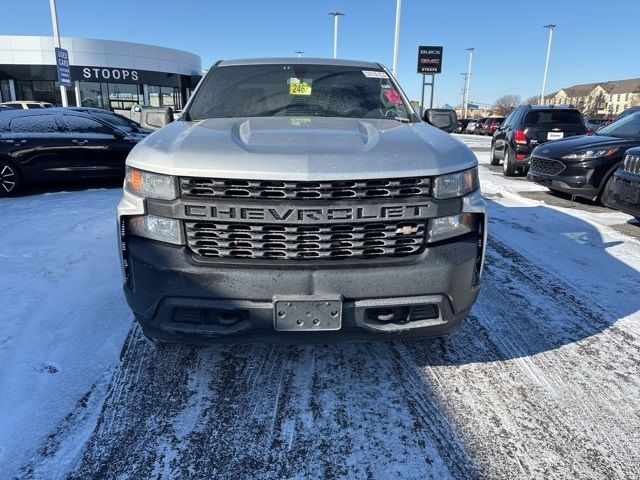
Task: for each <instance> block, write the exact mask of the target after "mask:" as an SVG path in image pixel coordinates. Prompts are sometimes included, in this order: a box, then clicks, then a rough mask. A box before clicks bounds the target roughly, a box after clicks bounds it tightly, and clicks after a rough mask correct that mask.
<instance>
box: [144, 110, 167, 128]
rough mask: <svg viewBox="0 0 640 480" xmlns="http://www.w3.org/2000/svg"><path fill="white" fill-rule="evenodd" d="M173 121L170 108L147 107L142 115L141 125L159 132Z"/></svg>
mask: <svg viewBox="0 0 640 480" xmlns="http://www.w3.org/2000/svg"><path fill="white" fill-rule="evenodd" d="M172 121H173V114H172V110H171V109H170V108H162V107H145V108H143V109H142V112H141V115H140V125H141V126H142V127H144V128H148V129H151V130H158V129H159V128H162V127H164V126H165V125H166V124H168V123H171V122H172Z"/></svg>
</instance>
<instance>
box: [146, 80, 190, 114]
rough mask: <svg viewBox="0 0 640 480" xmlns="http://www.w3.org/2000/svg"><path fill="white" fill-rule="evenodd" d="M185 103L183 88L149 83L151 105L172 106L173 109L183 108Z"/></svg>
mask: <svg viewBox="0 0 640 480" xmlns="http://www.w3.org/2000/svg"><path fill="white" fill-rule="evenodd" d="M183 104H184V101H183V92H182V89H181V88H178V87H161V86H159V85H149V105H151V106H152V107H171V108H173V110H181V109H182V106H183Z"/></svg>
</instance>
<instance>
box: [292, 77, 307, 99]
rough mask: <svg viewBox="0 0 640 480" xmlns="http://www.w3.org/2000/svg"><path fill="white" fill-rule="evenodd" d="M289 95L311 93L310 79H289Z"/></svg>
mask: <svg viewBox="0 0 640 480" xmlns="http://www.w3.org/2000/svg"><path fill="white" fill-rule="evenodd" d="M289 95H311V80H310V79H309V80H307V79H306V78H305V79H303V80H302V81H300V79H299V78H290V79H289Z"/></svg>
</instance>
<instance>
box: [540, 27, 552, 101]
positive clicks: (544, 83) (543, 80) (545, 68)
mask: <svg viewBox="0 0 640 480" xmlns="http://www.w3.org/2000/svg"><path fill="white" fill-rule="evenodd" d="M544 28H548V29H549V44H548V45H547V61H546V62H545V63H544V77H543V79H542V93H541V94H540V105H542V103H543V102H544V89H545V87H546V86H547V70H548V69H549V56H550V55H551V39H552V38H553V29H554V28H556V25H554V24H552V23H550V24H549V25H545V26H544Z"/></svg>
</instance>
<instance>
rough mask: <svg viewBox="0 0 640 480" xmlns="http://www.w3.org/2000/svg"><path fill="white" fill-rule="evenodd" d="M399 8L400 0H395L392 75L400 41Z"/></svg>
mask: <svg viewBox="0 0 640 480" xmlns="http://www.w3.org/2000/svg"><path fill="white" fill-rule="evenodd" d="M401 10H402V0H396V31H395V35H394V37H393V66H392V67H391V73H392V74H393V76H394V77H395V76H396V74H397V73H398V44H399V43H400V11H401ZM423 83H424V82H423Z"/></svg>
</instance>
